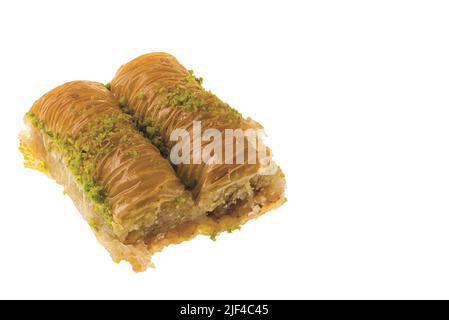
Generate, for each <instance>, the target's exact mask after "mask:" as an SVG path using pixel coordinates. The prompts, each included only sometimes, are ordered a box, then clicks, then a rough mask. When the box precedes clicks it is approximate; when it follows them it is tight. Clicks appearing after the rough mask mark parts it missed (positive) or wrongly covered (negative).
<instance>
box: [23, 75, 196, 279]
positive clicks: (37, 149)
mask: <svg viewBox="0 0 449 320" xmlns="http://www.w3.org/2000/svg"><path fill="white" fill-rule="evenodd" d="M25 122H26V124H27V125H28V130H27V131H25V132H23V133H22V134H21V150H22V152H23V153H24V154H25V164H26V165H27V166H29V167H32V168H35V169H38V170H43V171H44V172H46V173H48V174H49V175H50V176H51V177H52V178H54V179H55V180H56V181H57V182H58V183H60V184H62V185H63V186H64V188H65V192H66V193H67V194H68V195H69V196H70V197H71V198H72V199H73V201H74V203H75V205H76V206H77V207H78V209H79V210H80V212H81V213H82V215H83V217H84V218H85V219H86V220H87V221H88V223H89V224H90V226H91V227H92V229H93V230H94V232H95V234H96V235H97V237H98V239H99V240H100V242H101V243H102V244H103V245H104V246H105V247H106V248H107V249H108V250H109V252H110V253H111V255H112V257H113V258H114V260H116V261H120V260H122V259H125V260H128V261H130V262H131V263H132V264H133V266H134V268H135V269H136V270H142V269H144V268H145V267H147V266H148V265H149V263H150V256H151V250H152V248H151V243H146V238H148V237H150V236H153V235H156V234H160V233H163V232H166V231H167V230H170V229H172V228H174V227H175V226H177V225H179V224H180V223H183V222H186V221H189V220H191V219H193V218H196V217H198V215H199V211H198V210H197V209H196V206H195V205H194V203H193V201H192V197H191V194H190V192H188V191H186V188H185V186H184V185H183V184H182V183H181V181H180V180H179V179H178V177H177V176H176V174H175V172H174V170H173V168H172V167H171V165H170V164H169V163H168V162H167V160H166V159H164V158H163V157H162V156H161V155H160V153H159V150H158V149H157V148H156V147H155V146H153V145H152V144H151V143H150V142H149V141H148V140H147V139H145V138H144V137H143V136H142V134H140V133H139V132H138V131H137V130H136V129H135V128H134V126H133V122H132V121H131V119H130V117H129V116H128V115H126V114H124V113H123V112H121V110H120V108H119V103H118V101H117V100H116V99H115V98H114V96H113V95H112V93H111V92H110V91H109V90H107V89H106V88H105V87H104V85H102V84H100V83H95V82H87V81H75V82H70V83H66V84H64V85H62V86H59V87H57V88H55V89H53V90H51V91H50V92H48V93H47V94H45V95H44V96H43V97H41V98H40V99H39V100H37V101H36V102H35V103H34V105H33V106H32V107H31V109H30V111H29V112H28V113H27V115H26V116H25Z"/></svg>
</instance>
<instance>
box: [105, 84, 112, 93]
mask: <svg viewBox="0 0 449 320" xmlns="http://www.w3.org/2000/svg"><path fill="white" fill-rule="evenodd" d="M104 86H105V87H106V89H108V90H109V91H111V83H110V82H108V83H106V84H105V85H104Z"/></svg>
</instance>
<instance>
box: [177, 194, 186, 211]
mask: <svg viewBox="0 0 449 320" xmlns="http://www.w3.org/2000/svg"><path fill="white" fill-rule="evenodd" d="M185 202H186V199H185V198H184V197H181V196H179V197H176V198H175V206H176V209H179V208H180V207H181V206H182V204H183V203H185Z"/></svg>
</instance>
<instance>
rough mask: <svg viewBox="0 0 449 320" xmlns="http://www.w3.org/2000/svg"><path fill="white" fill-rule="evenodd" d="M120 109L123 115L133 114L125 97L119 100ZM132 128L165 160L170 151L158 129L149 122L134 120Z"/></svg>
mask: <svg viewBox="0 0 449 320" xmlns="http://www.w3.org/2000/svg"><path fill="white" fill-rule="evenodd" d="M119 103H120V107H121V109H122V111H123V112H125V114H127V115H129V116H132V115H133V114H134V112H133V110H131V108H129V106H128V100H127V99H126V97H124V96H122V97H120V100H119ZM134 126H135V127H137V129H138V130H139V131H140V132H141V133H142V134H143V135H144V137H145V138H147V139H148V140H150V142H151V143H152V144H153V145H154V146H155V147H156V148H158V149H159V152H160V153H161V155H162V156H164V157H165V158H166V157H168V155H169V154H170V150H169V149H168V148H167V146H166V145H165V143H164V141H163V139H162V135H161V132H160V130H159V128H158V127H157V126H156V125H155V124H154V122H153V121H151V120H144V121H140V120H139V119H137V118H134Z"/></svg>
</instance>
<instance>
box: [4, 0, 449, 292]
mask: <svg viewBox="0 0 449 320" xmlns="http://www.w3.org/2000/svg"><path fill="white" fill-rule="evenodd" d="M448 17H449V4H448V2H447V1H271V2H264V1H254V2H251V1H179V2H173V1H157V2H156V1H123V2H116V1H112V0H108V1H104V2H103V1H70V2H69V1H54V2H50V1H28V2H24V1H8V2H7V1H2V2H1V4H0V34H1V37H0V39H1V42H0V48H1V51H0V58H1V59H0V72H1V76H0V88H1V104H2V108H1V118H0V119H1V127H0V130H1V137H2V139H1V144H2V145H1V146H2V149H1V150H2V152H1V159H0V161H1V166H0V170H1V172H0V174H1V175H0V177H1V179H2V181H1V183H0V195H1V200H2V204H1V207H0V208H1V209H0V212H1V213H0V297H1V298H152V299H168V298H186V299H196V298H204V299H213V298H235V299H240V298H275V299H277V298H307V299H313V298H344V299H345V298H362V299H363V298H449V272H448V270H449V201H448V200H449V151H448V140H449V37H448V36H449V19H448ZM153 51H166V52H169V53H172V54H174V55H175V56H176V57H178V59H179V60H180V61H181V62H182V63H183V64H184V65H185V66H187V67H188V68H193V69H194V70H195V72H196V73H197V74H198V75H201V76H203V77H204V78H205V82H204V84H205V86H206V87H207V88H209V89H212V90H213V91H214V92H215V93H216V94H217V95H218V96H220V97H221V98H222V99H223V100H225V101H227V102H229V103H230V104H231V105H232V106H234V107H236V108H237V109H239V110H240V111H242V112H243V113H244V114H245V115H249V116H251V117H253V118H255V119H256V120H258V121H260V122H261V123H262V124H264V126H265V128H266V131H267V133H268V135H269V141H268V142H269V144H270V145H271V147H272V149H273V151H274V154H275V160H276V161H277V162H278V163H279V164H280V165H281V167H282V168H283V170H284V171H285V173H286V176H287V183H288V190H287V197H288V199H289V202H288V203H287V204H286V205H284V206H283V207H282V208H280V209H278V210H276V211H273V212H270V213H268V214H267V215H265V216H263V217H262V218H260V219H259V220H257V221H253V222H250V223H248V224H247V225H245V226H244V227H243V228H242V230H241V231H238V232H235V233H233V234H231V235H228V234H225V235H222V236H219V237H218V240H217V241H216V242H212V241H210V240H209V239H208V238H206V237H199V238H197V239H195V240H194V241H191V242H187V243H183V244H181V245H177V246H171V247H169V248H167V249H166V250H164V251H163V252H162V253H159V254H157V255H156V256H155V257H154V262H155V263H156V266H157V268H156V269H154V270H153V269H150V270H148V271H147V272H145V273H141V274H134V273H133V272H132V271H131V268H130V266H129V265H128V264H126V263H124V262H122V263H121V264H119V265H116V264H114V263H113V262H112V260H111V259H110V258H109V256H108V254H107V252H106V251H105V250H104V249H103V248H102V247H101V246H100V245H99V244H98V243H97V242H96V240H95V238H94V236H93V234H92V232H91V231H90V229H89V227H88V225H87V223H85V222H84V221H83V220H82V219H81V217H80V215H79V214H78V212H77V210H76V209H75V208H74V206H73V204H72V203H71V200H70V198H68V197H67V196H63V195H62V188H61V187H60V186H58V185H57V184H55V183H54V182H53V181H51V180H50V179H48V178H47V177H45V176H44V175H43V174H41V173H39V172H35V171H31V170H29V169H24V168H23V166H22V157H21V154H20V153H19V152H18V150H17V148H18V139H17V135H18V133H19V131H20V130H21V129H22V128H23V125H22V117H23V115H24V114H25V112H26V111H27V110H28V108H29V107H30V106H31V104H32V103H33V102H34V100H36V99H37V98H39V97H40V96H41V95H42V94H43V93H45V92H46V91H48V90H50V89H51V88H53V87H55V86H57V85H59V84H62V83H64V82H66V81H70V80H75V79H87V80H97V81H101V82H108V81H109V80H110V79H111V78H112V77H113V75H114V73H115V71H116V70H117V68H118V67H119V66H120V65H121V64H123V63H125V62H127V61H129V60H130V59H132V58H134V57H136V56H138V55H140V54H143V53H148V52H153Z"/></svg>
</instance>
